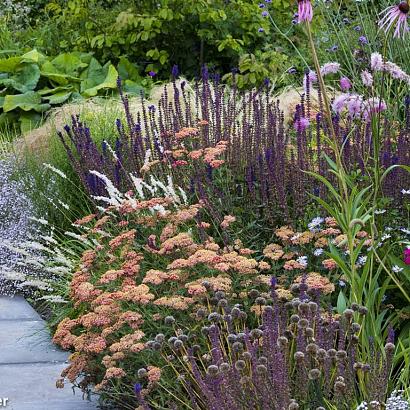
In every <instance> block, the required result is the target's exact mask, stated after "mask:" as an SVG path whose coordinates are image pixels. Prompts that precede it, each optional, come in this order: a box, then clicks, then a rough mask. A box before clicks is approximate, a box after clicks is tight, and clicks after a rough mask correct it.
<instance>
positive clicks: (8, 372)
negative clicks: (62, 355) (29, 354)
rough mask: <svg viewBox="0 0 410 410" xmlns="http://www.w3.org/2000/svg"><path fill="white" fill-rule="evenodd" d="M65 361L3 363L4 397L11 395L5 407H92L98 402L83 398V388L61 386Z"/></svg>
mask: <svg viewBox="0 0 410 410" xmlns="http://www.w3.org/2000/svg"><path fill="white" fill-rule="evenodd" d="M64 367H65V365H64V364H63V363H54V364H53V363H47V364H43V363H41V364H30V363H29V364H13V365H1V366H0V397H7V398H8V399H9V401H8V405H7V407H5V410H11V409H12V410H91V409H94V410H95V409H96V408H97V407H96V404H95V403H94V402H90V401H88V400H83V398H82V393H81V391H80V390H79V389H76V390H75V395H74V394H73V390H72V389H71V387H70V386H69V385H66V387H65V388H64V389H57V388H56V385H55V382H56V379H57V378H58V376H59V375H60V373H61V371H62V370H63V369H64Z"/></svg>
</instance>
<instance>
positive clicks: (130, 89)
mask: <svg viewBox="0 0 410 410" xmlns="http://www.w3.org/2000/svg"><path fill="white" fill-rule="evenodd" d="M123 88H124V91H125V92H126V93H127V94H135V95H140V94H141V91H142V92H144V87H142V86H141V84H139V83H136V82H135V81H131V80H125V82H124V85H123Z"/></svg>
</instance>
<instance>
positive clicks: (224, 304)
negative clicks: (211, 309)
mask: <svg viewBox="0 0 410 410" xmlns="http://www.w3.org/2000/svg"><path fill="white" fill-rule="evenodd" d="M218 306H219V307H221V308H226V307H227V306H228V301H227V300H226V299H219V302H218Z"/></svg>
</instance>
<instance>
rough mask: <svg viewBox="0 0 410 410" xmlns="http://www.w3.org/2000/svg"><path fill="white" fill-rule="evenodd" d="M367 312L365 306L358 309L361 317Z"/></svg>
mask: <svg viewBox="0 0 410 410" xmlns="http://www.w3.org/2000/svg"><path fill="white" fill-rule="evenodd" d="M368 311H369V310H368V309H367V307H365V306H360V307H359V313H360V314H361V315H363V316H364V315H367V312H368Z"/></svg>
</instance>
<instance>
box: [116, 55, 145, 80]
mask: <svg viewBox="0 0 410 410" xmlns="http://www.w3.org/2000/svg"><path fill="white" fill-rule="evenodd" d="M118 75H119V76H120V77H121V79H122V80H132V81H140V80H141V76H140V73H139V70H138V68H137V66H136V65H135V64H132V63H131V62H130V61H129V60H128V59H127V58H125V57H121V58H120V62H119V63H118Z"/></svg>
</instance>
